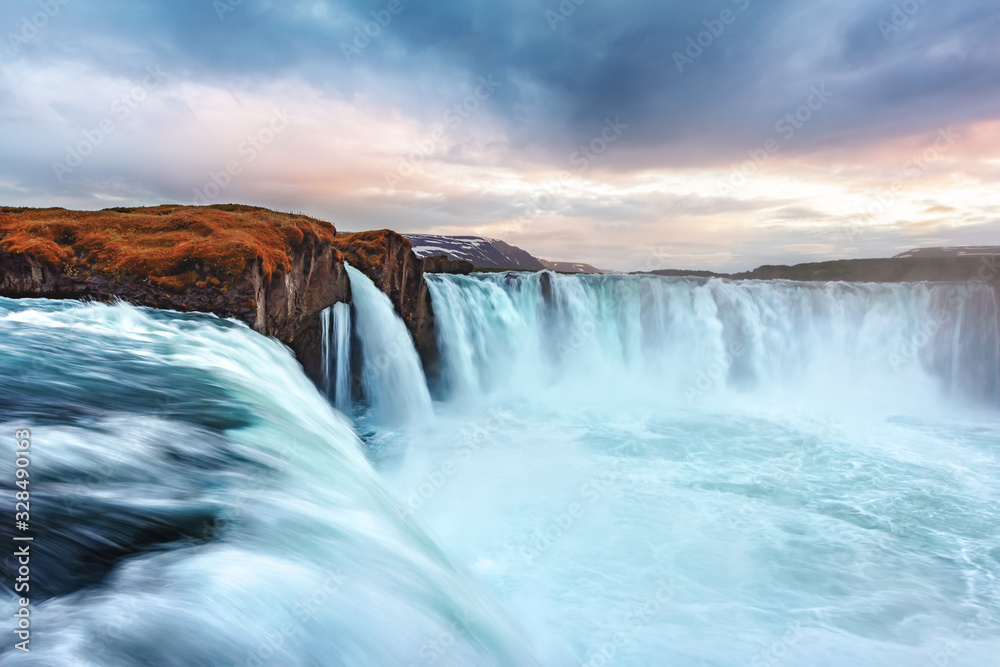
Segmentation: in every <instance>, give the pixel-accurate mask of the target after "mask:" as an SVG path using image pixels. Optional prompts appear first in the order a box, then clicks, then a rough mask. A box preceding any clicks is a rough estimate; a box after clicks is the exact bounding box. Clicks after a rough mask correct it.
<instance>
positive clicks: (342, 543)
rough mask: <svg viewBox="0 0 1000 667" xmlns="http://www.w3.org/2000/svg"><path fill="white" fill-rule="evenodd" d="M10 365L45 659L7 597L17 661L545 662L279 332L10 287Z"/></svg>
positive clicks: (4, 391)
mask: <svg viewBox="0 0 1000 667" xmlns="http://www.w3.org/2000/svg"><path fill="white" fill-rule="evenodd" d="M0 377H2V378H3V381H2V382H0V432H2V433H4V434H7V435H5V436H4V437H2V438H0V460H2V462H3V463H2V464H0V486H2V489H3V493H2V498H3V500H2V503H0V504H2V506H3V509H4V511H5V512H6V516H8V517H11V518H13V516H14V494H13V492H12V490H13V489H14V487H13V483H14V475H13V463H12V462H13V461H14V452H13V447H14V438H13V434H14V432H15V430H19V429H24V428H30V429H31V432H32V433H31V435H32V438H31V439H32V444H33V446H32V450H31V454H32V460H31V467H30V474H31V478H30V483H31V522H32V524H31V525H32V529H33V535H34V542H32V543H31V544H32V546H31V548H32V558H31V589H30V591H29V592H28V593H27V594H30V599H31V604H32V607H31V630H32V636H31V652H30V653H23V652H21V651H18V650H15V649H14V647H13V643H14V641H16V640H15V635H14V634H13V632H12V631H11V630H12V628H13V626H14V623H13V621H12V613H13V610H14V609H16V608H17V607H16V605H17V603H16V602H15V601H14V599H15V598H14V596H13V595H10V594H9V595H5V596H3V599H2V602H0V614H2V616H3V618H4V619H5V620H3V621H2V622H0V623H2V628H3V636H2V639H0V663H2V664H3V665H5V666H8V665H9V666H11V667H15V666H18V665H53V666H54V665H59V666H60V667H63V666H65V667H69V666H71V665H102V666H103V665H107V666H123V665H128V666H132V665H136V666H138V665H164V666H170V665H176V666H177V667H182V666H183V667H188V666H191V665H246V666H254V667H257V666H260V665H280V666H282V667H295V666H301V667H306V666H315V665H324V666H325V665H358V666H368V665H401V666H405V665H409V664H411V663H412V662H414V661H415V660H422V658H421V657H420V656H423V655H427V652H428V651H429V650H431V649H430V648H429V647H432V646H433V647H436V646H438V645H439V643H440V642H442V641H443V639H442V638H447V639H448V642H447V645H448V650H447V652H446V653H445V654H442V656H441V657H440V659H439V660H437V661H436V663H437V664H447V665H473V664H492V665H513V664H522V661H527V662H528V664H531V657H530V655H528V654H527V652H526V650H525V649H524V648H523V647H522V645H521V640H520V639H519V637H518V634H517V633H516V632H515V631H514V630H513V629H512V627H511V624H510V623H509V622H508V621H507V620H506V618H505V616H504V615H503V614H502V613H501V612H499V611H498V610H497V609H496V607H495V605H494V604H493V603H492V602H491V601H490V600H489V599H488V597H487V596H486V595H484V594H483V593H482V592H481V589H480V588H479V587H478V585H477V584H476V583H474V582H473V581H472V580H471V578H470V577H469V576H467V575H466V574H463V572H462V571H461V570H460V569H459V568H456V567H455V566H453V565H452V564H451V562H450V561H449V559H448V558H447V557H446V556H445V555H444V554H443V553H442V552H441V551H440V550H439V549H438V548H437V547H436V546H435V545H434V543H433V542H432V541H431V540H429V539H428V537H427V536H426V535H425V534H424V533H423V532H422V531H421V530H420V529H419V528H418V527H417V526H416V525H415V524H413V523H412V522H409V521H407V520H404V519H402V518H400V516H399V513H398V507H397V506H396V505H395V503H394V502H393V501H392V499H391V498H390V497H389V496H388V495H387V494H386V493H385V492H384V491H383V489H382V487H381V485H380V483H379V481H378V479H377V477H376V476H375V474H374V472H373V470H372V468H371V467H370V465H369V464H368V462H367V461H366V459H365V457H364V455H363V453H362V451H363V448H362V446H361V443H360V442H359V441H358V439H357V437H356V436H355V435H354V434H353V432H352V431H351V429H350V426H349V424H348V423H347V422H346V420H345V419H344V418H343V417H342V416H341V415H339V414H338V413H336V412H335V411H334V410H332V409H331V408H330V406H329V404H328V403H327V402H326V401H325V400H323V398H322V397H321V395H320V394H319V393H318V392H317V390H316V389H315V388H314V387H313V386H312V385H311V383H310V382H309V381H308V380H307V379H306V377H305V376H304V375H303V374H302V372H301V369H300V368H299V366H298V364H297V363H296V361H295V359H294V358H293V356H292V355H291V354H290V353H289V352H288V351H287V350H286V349H285V348H284V347H282V346H281V345H280V344H278V343H277V342H275V341H273V340H269V339H267V338H264V337H262V336H259V335H257V334H256V333H253V332H252V331H250V330H249V329H248V328H247V327H245V326H243V325H239V324H235V323H233V322H229V321H225V320H219V319H217V318H214V317H210V316H195V315H178V314H171V313H161V312H155V311H141V310H137V309H135V308H133V307H131V306H126V305H117V306H104V305H95V304H91V305H84V304H79V303H67V302H59V303H57V302H49V301H42V300H33V301H27V300H25V301H11V300H7V299H0ZM12 532H13V525H12V522H9V521H3V522H0V541H2V542H3V543H4V544H5V545H11V544H13V542H12V541H11V537H12ZM5 548H8V547H5ZM11 562H14V559H11V558H5V559H4V560H3V565H4V569H5V570H6V572H5V575H4V577H3V582H4V585H7V584H8V583H9V582H12V581H13V578H12V577H9V576H7V575H8V574H10V571H9V569H8V568H10V567H11Z"/></svg>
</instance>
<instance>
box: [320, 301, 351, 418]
mask: <svg viewBox="0 0 1000 667" xmlns="http://www.w3.org/2000/svg"><path fill="white" fill-rule="evenodd" d="M320 327H321V334H320V335H321V336H322V355H323V358H322V364H323V379H322V383H323V387H322V388H323V393H325V394H326V395H327V397H328V398H329V399H330V400H332V401H333V405H334V407H336V408H337V409H338V410H340V411H341V412H342V413H343V414H345V415H350V414H352V412H353V405H352V403H353V396H352V392H351V307H350V305H348V304H346V303H337V304H334V305H333V306H332V307H330V308H327V309H325V310H324V311H323V312H322V313H320Z"/></svg>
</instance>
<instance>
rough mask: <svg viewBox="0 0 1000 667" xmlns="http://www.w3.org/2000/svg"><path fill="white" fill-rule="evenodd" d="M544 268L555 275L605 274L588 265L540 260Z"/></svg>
mask: <svg viewBox="0 0 1000 667" xmlns="http://www.w3.org/2000/svg"><path fill="white" fill-rule="evenodd" d="M538 261H540V262H541V263H542V264H543V265H545V268H546V269H548V270H549V271H555V272H556V273H606V272H605V271H601V270H600V269H598V268H595V267H593V266H591V265H590V264H576V263H573V262H550V261H549V260H547V259H540V260H538Z"/></svg>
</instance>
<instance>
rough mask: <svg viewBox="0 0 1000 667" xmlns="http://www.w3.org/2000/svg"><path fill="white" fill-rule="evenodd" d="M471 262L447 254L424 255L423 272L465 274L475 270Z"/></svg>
mask: <svg viewBox="0 0 1000 667" xmlns="http://www.w3.org/2000/svg"><path fill="white" fill-rule="evenodd" d="M475 268H476V267H475V266H473V264H472V262H467V261H465V260H464V259H451V258H450V257H448V255H434V256H433V257H424V273H450V274H453V275H459V276H467V275H469V274H470V273H472V272H473V271H474V270H475Z"/></svg>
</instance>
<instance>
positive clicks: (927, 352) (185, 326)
mask: <svg viewBox="0 0 1000 667" xmlns="http://www.w3.org/2000/svg"><path fill="white" fill-rule="evenodd" d="M350 278H351V283H352V292H353V295H354V303H353V306H352V307H350V308H348V307H347V306H343V305H342V306H338V307H337V308H335V309H332V310H331V311H330V312H329V313H327V315H326V316H325V317H324V320H325V325H324V330H325V334H324V340H325V341H326V343H325V347H324V350H325V355H326V360H327V373H326V375H325V379H324V383H323V384H324V387H323V388H324V390H326V391H327V394H328V396H330V397H331V399H332V401H333V402H336V403H337V405H338V406H339V407H340V408H341V411H342V412H345V413H349V414H351V416H352V417H355V418H356V420H355V424H354V426H355V430H357V431H358V432H360V433H362V434H363V436H364V443H362V442H361V441H360V440H359V439H358V438H357V436H355V434H354V432H353V431H352V429H351V424H350V422H348V421H347V419H345V418H344V417H343V415H342V414H340V413H339V412H337V411H335V410H333V409H332V407H331V404H330V402H328V401H325V400H324V399H323V396H322V394H321V392H319V391H317V390H316V388H314V387H313V386H312V385H311V384H310V383H309V382H308V381H307V380H306V379H305V376H304V375H303V374H302V373H301V370H300V369H299V368H298V366H297V364H296V363H295V361H294V359H293V358H292V357H291V355H290V353H289V352H287V351H286V350H285V349H284V348H282V347H281V346H280V345H279V344H277V343H276V342H274V341H271V340H267V339H265V338H263V337H260V336H258V335H256V334H254V333H253V332H251V331H250V330H249V329H247V328H246V327H244V326H242V325H239V324H236V323H233V322H229V321H225V320H219V319H217V318H214V317H209V316H191V315H178V314H171V313H160V312H156V311H145V310H137V309H135V308H132V307H129V306H124V305H119V306H103V305H84V304H75V303H72V304H71V303H55V302H49V301H41V300H38V301H17V302H15V301H9V300H2V299H0V377H2V378H3V382H2V384H0V430H2V429H6V430H7V431H9V432H10V433H13V431H14V430H16V429H19V428H24V427H26V426H27V427H30V428H31V429H32V431H33V437H32V440H33V445H32V451H33V455H32V456H33V459H32V464H31V471H32V482H33V484H35V486H33V487H32V489H33V497H32V503H33V505H34V506H33V507H32V510H33V514H32V521H33V525H34V526H35V530H36V533H35V534H36V545H37V548H38V551H37V552H36V553H37V554H38V556H37V559H36V560H33V561H32V576H33V586H34V585H35V583H36V582H37V586H38V587H37V589H35V588H33V589H32V604H33V612H32V613H33V616H32V619H33V625H32V628H33V630H34V634H33V635H32V648H33V651H32V653H31V654H30V655H26V654H21V653H20V652H17V651H13V650H11V646H12V644H13V639H12V637H13V635H12V633H10V632H9V628H10V627H12V624H11V623H10V622H6V624H5V625H4V631H5V634H6V635H8V636H7V637H5V638H4V639H3V640H2V643H0V650H2V651H4V652H3V653H2V654H0V663H2V664H4V665H7V664H11V665H46V666H47V665H58V666H60V667H61V666H63V665H67V666H73V665H102V666H104V665H107V666H116V667H117V666H126V665H128V666H131V665H178V666H181V665H184V666H188V665H276V666H286V665H289V666H297V665H303V666H305V665H322V666H325V665H379V666H383V665H385V666H389V667H391V666H395V665H400V666H401V667H418V666H421V667H422V666H427V667H430V666H433V665H463V666H464V665H512V666H519V665H532V664H541V665H551V666H556V667H562V666H564V665H588V666H593V667H597V666H598V665H719V666H723V665H726V666H728V665H750V666H753V667H756V666H758V665H768V666H773V665H781V664H784V665H838V666H839V665H845V666H847V665H893V666H895V665H914V667H922V666H924V665H969V666H972V665H976V666H982V665H992V664H995V662H996V660H995V656H996V655H1000V585H998V581H997V576H998V574H1000V528H998V526H1000V452H998V445H1000V411H998V407H1000V387H998V384H997V383H998V377H1000V351H998V345H1000V336H998V332H997V310H996V308H997V307H996V301H995V299H994V295H993V294H992V292H991V290H990V288H989V287H987V286H985V285H981V284H970V285H844V284H830V285H805V284H793V283H780V282H778V283H755V282H744V283H731V282H726V281H719V280H712V281H702V280H677V279H660V278H652V277H626V276H622V277H566V276H555V275H551V274H538V275H505V274H495V275H488V276H486V275H479V276H471V277H458V276H437V277H431V278H430V287H431V292H432V297H433V302H434V308H435V317H436V321H437V326H438V333H439V337H440V347H441V365H440V368H439V369H438V370H439V376H438V377H436V378H435V382H433V383H432V384H433V385H434V386H435V388H436V391H438V392H439V395H438V396H437V397H436V399H437V400H436V401H434V402H432V401H431V398H430V393H429V392H428V389H427V382H426V381H425V379H424V377H423V374H422V372H421V369H420V365H419V361H418V359H417V356H416V352H415V351H414V349H413V346H412V343H411V342H410V341H409V338H408V336H407V335H406V330H405V327H404V325H403V323H402V322H401V321H400V320H399V319H398V318H397V317H396V316H395V315H394V313H393V311H392V307H391V304H390V303H389V301H388V299H387V298H386V297H385V296H384V295H382V294H381V293H380V292H378V290H377V289H375V287H374V285H372V284H371V282H370V281H369V280H368V279H367V278H365V277H364V276H363V275H361V274H360V273H358V272H356V271H354V270H353V269H351V270H350ZM352 341H353V343H352ZM352 359H353V360H355V363H354V365H353V369H352V364H351V360H352ZM351 370H353V372H354V375H355V376H356V381H357V384H358V386H359V387H360V389H361V390H362V393H363V396H357V397H355V398H356V399H357V400H358V402H357V404H356V405H354V406H351V405H350V404H349V402H348V401H347V400H346V399H345V397H346V396H347V395H349V394H350V386H351V385H350V371H351ZM345 386H346V387H347V388H346V390H345V389H344V387H345ZM345 392H346V393H345ZM12 443H13V440H12V438H0V449H2V451H0V460H2V461H3V463H2V464H0V485H2V486H3V488H4V489H5V490H9V489H10V488H11V486H10V480H11V479H12V475H11V474H9V470H10V468H11V466H10V464H9V463H8V462H10V461H12V460H13V453H12V451H11V450H12V446H13V445H12ZM373 464H374V465H373ZM10 495H11V494H10V493H4V494H3V497H4V507H5V508H6V511H8V516H10V512H12V507H8V505H12V502H10V498H9V496H10ZM11 530H12V528H11V527H10V526H9V525H8V522H0V540H2V541H4V542H6V543H8V544H9V543H10V532H11ZM5 575H6V573H5ZM9 580H10V578H9V577H7V576H4V579H3V581H4V583H5V584H6V582H8V581H9ZM2 604H3V605H4V607H3V609H0V613H5V614H6V612H7V611H8V610H12V609H13V608H14V604H15V603H14V602H13V600H12V599H10V598H4V600H3V603H2ZM6 615H7V617H8V618H9V614H6Z"/></svg>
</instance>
